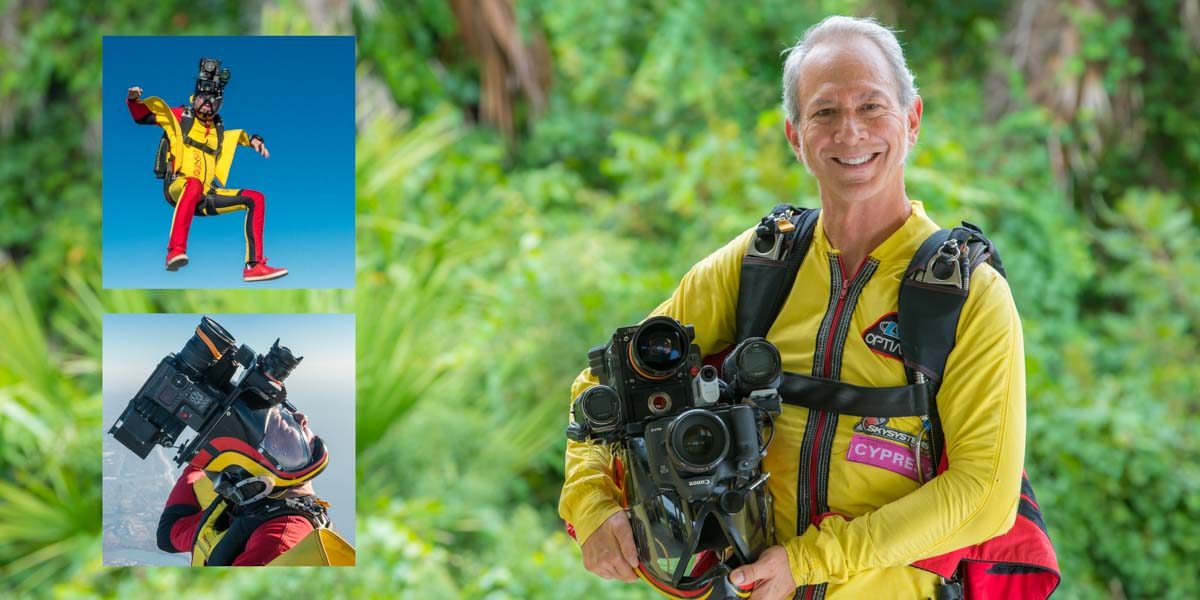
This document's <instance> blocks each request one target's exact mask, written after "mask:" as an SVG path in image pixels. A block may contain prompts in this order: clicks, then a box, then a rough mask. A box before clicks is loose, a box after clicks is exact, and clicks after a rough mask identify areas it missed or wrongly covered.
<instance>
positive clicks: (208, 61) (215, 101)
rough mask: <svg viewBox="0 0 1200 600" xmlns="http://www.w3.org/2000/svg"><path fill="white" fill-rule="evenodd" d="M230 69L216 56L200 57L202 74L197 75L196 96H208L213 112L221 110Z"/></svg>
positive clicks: (202, 97)
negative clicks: (223, 65)
mask: <svg viewBox="0 0 1200 600" xmlns="http://www.w3.org/2000/svg"><path fill="white" fill-rule="evenodd" d="M229 77H230V72H229V69H223V68H221V61H219V60H217V59H215V58H201V59H200V74H199V75H197V76H196V89H195V94H194V95H195V97H196V98H201V99H204V98H207V99H208V101H209V102H210V103H211V104H212V109H213V113H214V114H215V113H216V112H217V111H219V110H221V102H222V101H223V100H224V97H225V86H226V85H228V84H229Z"/></svg>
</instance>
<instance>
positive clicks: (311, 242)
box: [101, 36, 355, 288]
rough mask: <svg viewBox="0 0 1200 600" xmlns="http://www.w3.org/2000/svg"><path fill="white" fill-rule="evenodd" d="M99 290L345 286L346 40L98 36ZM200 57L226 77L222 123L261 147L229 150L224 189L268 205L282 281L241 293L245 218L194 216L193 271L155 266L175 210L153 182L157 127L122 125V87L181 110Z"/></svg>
mask: <svg viewBox="0 0 1200 600" xmlns="http://www.w3.org/2000/svg"><path fill="white" fill-rule="evenodd" d="M103 52H104V56H103V62H104V75H103V77H104V79H103V88H102V96H101V97H102V98H103V127H104V142H103V157H104V158H103V178H104V179H103V202H104V225H103V261H104V273H103V279H104V287H105V288H238V287H246V286H253V287H285V288H348V287H354V135H355V131H354V109H355V106H354V78H355V74H354V38H352V37H349V36H341V37H266V36H261V37H111V36H110V37H105V38H104V45H103ZM201 57H212V58H218V59H220V60H221V61H223V62H222V65H221V66H222V67H224V68H228V69H229V70H230V71H231V72H232V76H231V78H230V81H229V85H228V87H226V89H225V101H224V106H223V107H222V109H221V116H222V117H223V119H224V121H225V126H226V128H228V129H245V130H247V132H249V133H257V134H259V135H261V136H263V138H264V139H265V140H266V143H267V148H268V149H269V150H270V152H271V158H270V159H263V158H262V157H261V156H259V155H258V154H257V153H255V152H254V151H253V150H252V149H250V148H247V147H242V148H239V149H238V151H237V155H236V157H235V158H234V161H233V168H232V170H231V171H230V177H229V181H228V182H227V183H228V185H227V187H232V188H248V189H254V190H258V191H260V192H262V193H263V194H264V195H265V196H266V203H267V211H266V226H265V228H264V234H263V237H264V240H263V247H264V250H265V251H264V255H265V256H266V257H267V258H268V259H269V263H268V264H270V265H271V266H273V267H286V268H287V269H288V270H289V274H288V276H287V277H284V278H282V279H278V280H274V281H270V282H257V283H245V282H243V281H242V278H241V275H242V273H241V271H242V267H243V263H242V259H243V254H244V247H243V237H242V227H243V216H244V213H242V212H236V213H231V214H226V215H219V216H215V217H196V218H194V219H193V220H192V227H191V235H190V236H189V239H188V256H189V258H190V259H191V262H190V264H189V265H188V266H187V267H184V268H183V269H182V270H180V271H177V272H174V273H172V272H168V271H166V270H165V269H164V262H165V259H166V247H167V237H168V230H169V229H170V225H171V206H170V205H169V204H168V203H167V202H166V200H165V199H164V198H163V193H162V181H160V180H158V179H155V178H154V174H153V168H152V167H153V161H154V152H155V149H156V148H157V147H158V140H159V137H160V136H161V134H162V130H161V129H160V128H158V127H157V126H153V125H149V126H147V125H138V124H136V123H134V122H133V120H132V119H131V118H130V116H129V110H128V108H126V104H125V98H126V92H127V90H128V88H130V87H132V86H135V85H136V86H140V87H141V88H142V89H143V97H147V96H159V97H161V98H163V99H164V100H166V102H167V103H168V104H169V105H171V106H179V105H181V104H185V103H186V102H187V99H188V96H189V95H190V94H191V93H192V89H193V87H194V82H195V78H196V73H197V70H198V68H197V66H198V63H199V60H200V58H201Z"/></svg>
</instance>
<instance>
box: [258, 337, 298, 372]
mask: <svg viewBox="0 0 1200 600" xmlns="http://www.w3.org/2000/svg"><path fill="white" fill-rule="evenodd" d="M301 360H304V357H303V356H301V357H299V358H297V357H296V356H295V355H293V354H292V351H291V350H289V349H288V347H287V346H280V345H279V340H278V339H276V340H275V344H273V345H272V346H271V349H270V350H268V351H267V355H266V356H264V357H263V371H264V372H265V373H266V374H267V375H269V376H270V377H271V378H272V379H274V380H275V381H283V380H284V379H287V377H288V375H291V374H292V369H295V368H296V365H298V364H300V361H301Z"/></svg>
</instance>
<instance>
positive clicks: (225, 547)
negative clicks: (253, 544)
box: [193, 496, 330, 566]
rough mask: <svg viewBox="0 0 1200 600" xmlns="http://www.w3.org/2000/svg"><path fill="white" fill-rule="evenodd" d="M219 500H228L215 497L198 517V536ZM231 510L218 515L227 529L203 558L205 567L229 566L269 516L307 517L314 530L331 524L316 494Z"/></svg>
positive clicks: (262, 501)
mask: <svg viewBox="0 0 1200 600" xmlns="http://www.w3.org/2000/svg"><path fill="white" fill-rule="evenodd" d="M222 502H228V500H224V499H218V500H217V501H216V502H213V504H212V505H211V506H209V508H208V510H206V511H205V514H204V516H203V517H202V518H201V519H200V524H201V526H200V527H197V528H196V535H197V536H199V534H200V530H201V528H202V527H203V526H204V523H205V522H206V521H207V520H208V518H209V514H211V512H212V510H213V509H214V508H215V507H216V506H217V505H219V504H221V503H222ZM234 510H235V508H234V506H233V505H232V504H231V505H230V506H229V508H227V509H226V510H225V512H224V513H223V514H222V515H221V517H220V518H221V519H222V520H225V521H226V522H225V523H223V525H224V526H225V527H226V528H227V529H228V531H227V532H226V534H225V535H224V536H223V537H222V538H221V540H220V541H219V542H217V545H216V546H214V547H213V549H212V552H210V553H209V555H208V559H207V560H206V561H205V564H206V565H208V566H228V565H231V564H233V561H234V560H235V559H236V558H237V557H238V555H239V554H241V553H242V552H244V551H245V549H246V542H247V541H249V539H250V535H251V534H253V533H254V531H255V530H256V529H258V528H259V526H260V525H262V524H263V523H266V522H267V521H270V520H271V519H275V518H278V517H283V516H288V515H296V516H300V517H304V518H305V519H307V520H308V522H309V523H311V524H312V526H313V529H320V528H322V527H329V526H330V521H329V515H328V513H327V511H326V510H325V508H324V507H323V506H321V505H320V504H318V503H317V502H316V501H315V497H313V496H304V497H301V498H277V499H265V500H261V501H259V502H256V503H254V504H252V505H248V506H242V507H237V508H236V510H237V514H232V511H234ZM218 525H221V524H218ZM193 543H194V542H193Z"/></svg>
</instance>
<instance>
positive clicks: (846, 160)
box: [838, 154, 875, 165]
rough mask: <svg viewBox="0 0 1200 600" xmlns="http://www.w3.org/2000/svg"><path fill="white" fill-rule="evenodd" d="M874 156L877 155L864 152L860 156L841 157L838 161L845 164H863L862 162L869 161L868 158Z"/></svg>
mask: <svg viewBox="0 0 1200 600" xmlns="http://www.w3.org/2000/svg"><path fill="white" fill-rule="evenodd" d="M874 156H875V155H874V154H864V155H862V156H859V157H858V158H839V159H838V162H840V163H842V164H844V165H861V164H863V163H865V162H867V161H868V160H871V158H873V157H874Z"/></svg>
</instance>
